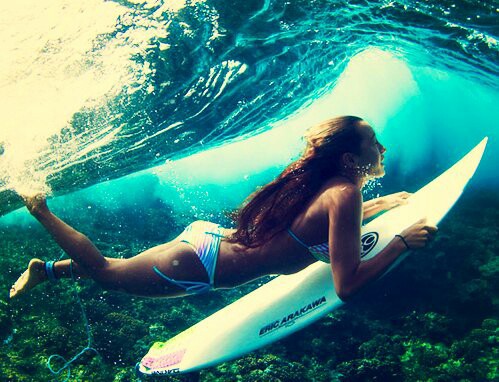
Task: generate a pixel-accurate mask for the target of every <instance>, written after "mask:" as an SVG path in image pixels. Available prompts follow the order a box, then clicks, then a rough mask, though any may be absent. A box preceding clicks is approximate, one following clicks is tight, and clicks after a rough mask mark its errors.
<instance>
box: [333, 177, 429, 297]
mask: <svg viewBox="0 0 499 382" xmlns="http://www.w3.org/2000/svg"><path fill="white" fill-rule="evenodd" d="M329 205H330V208H329V248H330V259H331V267H332V272H333V279H334V286H335V289H336V293H337V294H338V297H339V298H340V299H342V300H348V299H349V298H350V297H351V296H353V295H354V294H355V293H357V291H358V290H360V289H361V288H362V287H364V286H365V285H366V284H368V283H369V282H370V281H373V280H375V279H377V278H378V277H379V276H381V274H382V273H383V272H384V271H385V270H386V269H387V268H388V266H389V265H390V264H392V263H393V262H394V261H395V259H397V257H399V256H400V255H401V254H402V253H403V252H405V251H406V250H407V246H406V245H405V243H404V242H403V241H402V239H401V238H399V237H394V238H393V240H392V241H391V242H390V243H389V244H388V245H387V246H386V247H385V248H384V249H383V250H382V251H381V252H380V253H378V254H377V255H376V256H374V257H373V258H371V259H369V260H365V261H361V259H360V231H361V219H362V195H361V193H360V190H358V189H356V188H355V187H349V188H348V189H346V190H345V189H344V190H343V191H342V192H341V194H340V193H339V194H337V195H334V202H332V203H330V204H329ZM436 231H437V228H436V227H433V226H430V225H427V224H426V223H425V222H424V220H420V221H419V222H417V223H416V224H413V225H412V226H410V227H409V228H407V229H406V230H404V231H403V232H402V233H401V236H402V237H403V238H404V240H405V242H406V243H407V244H408V245H409V247H410V248H411V249H416V248H421V247H424V246H425V245H426V243H427V241H428V239H429V238H430V237H431V235H433V234H434V233H435V232H436Z"/></svg>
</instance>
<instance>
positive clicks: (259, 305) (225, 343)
mask: <svg viewBox="0 0 499 382" xmlns="http://www.w3.org/2000/svg"><path fill="white" fill-rule="evenodd" d="M486 144H487V138H485V139H483V140H482V141H481V142H480V143H479V144H478V145H477V146H476V147H475V148H474V149H473V150H471V151H470V152H469V153H468V154H467V155H466V156H465V157H464V158H462V159H461V160H460V161H459V162H457V163H456V164H455V165H454V166H452V167H451V168H450V169H449V170H447V171H446V172H444V173H443V174H442V175H440V176H439V177H438V178H436V179H435V180H433V181H432V182H430V183H429V184H427V185H426V186H425V187H423V188H422V189H420V190H419V191H418V192H416V193H414V194H413V195H411V197H410V198H409V200H408V204H407V205H404V206H400V207H398V208H395V209H393V210H390V211H388V212H386V213H385V214H383V215H381V216H380V217H378V218H376V219H374V220H372V221H371V222H370V223H368V224H367V225H365V226H364V227H363V228H362V259H363V260H367V259H369V258H372V257H373V256H376V255H377V254H378V253H379V252H380V251H381V250H382V249H383V248H384V247H385V246H386V245H387V244H388V243H389V242H390V241H391V240H392V239H393V237H394V235H395V234H398V233H400V232H401V231H402V230H403V229H405V228H406V227H408V226H410V225H412V224H413V223H415V222H416V221H418V220H419V219H421V218H423V217H426V218H427V219H428V222H429V223H432V224H437V223H439V222H440V221H441V220H442V219H443V217H444V216H445V215H446V214H447V212H448V211H449V210H450V209H451V207H452V206H453V205H454V203H455V202H456V201H457V199H458V198H459V196H460V195H461V193H462V192H463V189H464V187H465V186H466V184H467V183H468V181H469V179H470V178H471V177H472V176H473V174H474V173H475V170H476V168H477V166H478V164H479V163H480V160H481V158H482V154H483V151H484V150H485V146H486ZM401 260H402V259H401V257H399V259H398V261H397V262H396V263H394V264H393V265H392V266H391V267H390V268H389V269H388V270H387V272H388V271H390V270H391V269H393V268H394V267H395V266H396V265H397V264H398V263H399V262H400V261H401ZM385 274H386V272H385ZM207 298H208V297H207ZM340 305H342V301H341V300H340V299H339V298H338V296H337V295H336V293H335V290H334V286H333V279H332V273H331V268H330V265H329V264H326V263H322V262H316V263H314V264H312V265H310V266H309V267H307V268H305V269H304V270H302V271H300V272H298V273H295V274H292V275H283V276H279V277H277V278H275V279H273V280H272V281H270V282H268V283H267V284H265V285H263V286H262V287H260V288H258V289H256V290H255V291H253V292H251V293H249V294H247V295H246V296H244V297H242V298H240V299H239V300H237V301H235V302H234V303H232V304H230V305H228V306H226V307H225V308H223V309H221V310H219V311H218V312H216V313H214V314H212V315H211V316H209V317H207V318H206V319H204V320H202V321H201V322H199V323H197V324H196V325H194V326H192V327H191V328H189V329H187V330H185V331H184V332H182V333H180V334H178V335H177V336H175V337H173V338H172V339H170V340H168V341H166V342H156V343H155V344H154V345H153V346H152V347H151V349H150V350H149V352H148V353H147V354H146V355H145V356H144V358H142V360H141V361H140V362H139V363H138V364H137V367H136V369H137V372H138V374H143V375H162V374H165V375H166V374H179V373H187V372H192V371H196V370H199V369H203V368H206V367H209V366H213V365H216V364H219V363H221V362H224V361H227V360H231V359H234V358H237V357H240V356H242V355H244V354H246V353H248V352H250V351H252V350H255V349H258V348H261V347H263V346H265V345H267V344H269V343H271V342H274V341H277V340H279V339H281V338H283V337H286V336H288V335H290V334H291V333H294V332H296V331H297V330H300V329H302V328H303V327H305V326H308V325H310V324H311V323H313V322H314V321H316V320H318V319H319V318H321V317H323V316H325V315H326V314H328V313H329V312H331V311H332V310H334V309H336V308H337V307H339V306H340Z"/></svg>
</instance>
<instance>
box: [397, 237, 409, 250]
mask: <svg viewBox="0 0 499 382" xmlns="http://www.w3.org/2000/svg"><path fill="white" fill-rule="evenodd" d="M395 237H400V240H402V242H403V243H404V244H405V246H406V247H407V249H409V250H410V249H411V247H409V244H407V241H405V239H404V237H403V236H402V235H395Z"/></svg>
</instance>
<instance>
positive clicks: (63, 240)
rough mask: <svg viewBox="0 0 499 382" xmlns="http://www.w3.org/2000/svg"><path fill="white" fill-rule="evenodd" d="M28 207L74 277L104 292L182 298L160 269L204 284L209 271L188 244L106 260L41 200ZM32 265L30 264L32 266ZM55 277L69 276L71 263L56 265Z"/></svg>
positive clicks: (28, 200)
mask: <svg viewBox="0 0 499 382" xmlns="http://www.w3.org/2000/svg"><path fill="white" fill-rule="evenodd" d="M24 201H25V204H26V207H27V208H28V210H29V211H30V212H31V214H32V215H33V216H34V217H35V218H36V219H37V220H38V221H39V222H40V223H41V224H42V225H43V226H44V227H45V229H46V230H47V231H48V232H49V233H50V234H51V235H52V237H53V238H54V240H55V241H56V242H57V244H59V246H60V247H61V248H62V249H63V250H64V251H65V252H66V253H67V255H68V256H69V257H70V258H71V259H73V261H74V263H73V265H75V268H74V274H75V276H77V277H80V276H81V277H90V278H92V279H93V280H94V281H96V282H98V283H99V284H100V285H101V286H102V287H104V288H105V289H114V290H122V291H125V292H127V293H132V294H136V295H142V296H165V297H166V296H173V295H183V294H184V293H183V291H182V290H179V288H178V287H177V286H174V285H170V284H168V283H167V282H165V280H163V279H162V278H161V277H160V276H158V275H157V274H156V273H155V272H154V271H153V266H157V267H158V268H159V269H160V270H161V271H162V272H164V273H165V274H170V275H173V277H178V278H179V279H181V280H182V279H190V280H193V281H205V278H206V271H205V270H204V268H203V265H202V264H201V262H200V261H199V259H198V258H197V255H196V254H195V252H194V251H193V250H192V249H191V248H190V246H188V245H187V244H185V243H179V242H178V241H172V242H170V243H166V244H162V245H159V246H157V247H154V248H151V249H149V250H147V251H145V252H143V253H141V254H139V255H137V256H135V257H132V258H130V259H113V258H108V257H105V256H103V255H102V254H101V253H100V251H99V250H98V249H97V248H96V247H95V245H94V244H93V243H92V242H91V241H90V240H89V239H88V238H87V237H86V236H85V235H83V234H82V233H80V232H78V231H76V230H75V229H74V228H72V227H70V226H69V225H68V224H66V223H65V222H63V221H62V220H61V219H59V218H58V217H57V216H55V215H54V214H53V213H52V212H51V211H50V210H49V209H48V207H47V204H46V201H45V198H43V197H41V196H36V197H31V198H28V197H25V198H24ZM76 264H77V265H76ZM30 265H31V263H30ZM54 270H55V274H56V276H58V277H60V276H59V275H61V276H62V277H65V276H66V277H68V276H69V261H68V260H66V261H60V262H56V263H55V265H54Z"/></svg>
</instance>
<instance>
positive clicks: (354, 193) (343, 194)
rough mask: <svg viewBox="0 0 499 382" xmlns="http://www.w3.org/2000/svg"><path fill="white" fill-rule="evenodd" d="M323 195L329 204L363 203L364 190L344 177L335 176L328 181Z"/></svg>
mask: <svg viewBox="0 0 499 382" xmlns="http://www.w3.org/2000/svg"><path fill="white" fill-rule="evenodd" d="M321 197H322V199H323V200H324V201H325V202H326V203H327V204H329V205H331V204H333V205H338V204H341V205H343V204H357V203H362V191H361V190H360V189H359V188H358V187H357V186H356V185H355V184H353V183H351V182H349V181H348V180H347V179H344V178H333V179H331V180H330V181H328V183H326V184H325V187H324V188H323V191H322V194H321Z"/></svg>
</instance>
